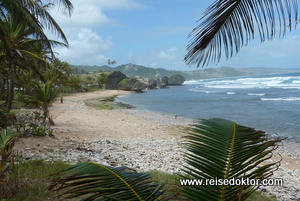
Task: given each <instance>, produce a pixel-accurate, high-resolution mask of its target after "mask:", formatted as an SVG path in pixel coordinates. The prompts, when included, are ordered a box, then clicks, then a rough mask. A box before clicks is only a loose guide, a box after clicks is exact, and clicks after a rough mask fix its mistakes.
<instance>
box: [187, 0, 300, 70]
mask: <svg viewBox="0 0 300 201" xmlns="http://www.w3.org/2000/svg"><path fill="white" fill-rule="evenodd" d="M297 22H298V1H297V0H259V1H253V0H239V1H238V0H217V1H215V2H214V3H213V4H212V5H211V6H210V7H208V9H207V10H206V11H205V12H204V14H203V17H202V18H201V19H200V24H199V25H198V26H197V27H196V28H194V29H193V31H192V32H191V33H190V36H193V38H192V40H191V41H190V43H189V45H188V46H187V51H188V52H187V54H186V56H185V58H184V59H185V61H186V62H187V64H197V67H199V66H202V67H204V66H208V65H210V64H217V63H218V62H219V61H220V59H221V57H222V56H223V54H225V57H226V58H230V57H232V56H233V55H235V54H237V53H238V52H239V51H240V49H241V47H243V46H245V45H247V44H248V42H249V41H250V40H251V39H254V36H255V34H258V35H259V36H260V41H261V42H264V41H266V40H272V39H273V38H275V37H277V36H279V37H280V36H284V35H285V34H286V33H287V32H288V31H291V30H292V28H293V27H295V26H296V25H297Z"/></svg>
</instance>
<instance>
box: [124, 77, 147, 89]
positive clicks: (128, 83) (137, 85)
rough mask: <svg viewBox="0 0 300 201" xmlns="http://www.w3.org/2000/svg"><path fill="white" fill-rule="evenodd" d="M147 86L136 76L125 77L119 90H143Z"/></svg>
mask: <svg viewBox="0 0 300 201" xmlns="http://www.w3.org/2000/svg"><path fill="white" fill-rule="evenodd" d="M146 88H147V84H145V83H143V82H141V81H139V80H137V79H136V78H125V79H123V80H121V82H119V84H118V89H119V90H124V91H137V92H139V91H143V90H144V89H146Z"/></svg>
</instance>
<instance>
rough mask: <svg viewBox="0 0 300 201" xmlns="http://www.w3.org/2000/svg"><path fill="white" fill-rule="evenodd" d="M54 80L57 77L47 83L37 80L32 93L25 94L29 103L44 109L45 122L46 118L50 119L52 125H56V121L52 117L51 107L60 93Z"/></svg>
mask: <svg viewBox="0 0 300 201" xmlns="http://www.w3.org/2000/svg"><path fill="white" fill-rule="evenodd" d="M54 81H55V77H54V78H53V79H52V80H50V81H48V82H46V83H39V82H38V81H36V84H35V87H34V89H33V91H32V94H31V95H24V96H23V98H24V99H25V102H26V103H27V104H34V105H36V106H39V107H40V108H41V109H42V111H43V117H44V123H45V122H46V119H48V120H49V123H50V125H54V122H53V120H52V118H51V117H50V113H49V107H50V106H51V105H52V103H53V102H54V100H55V99H56V98H57V97H58V94H59V88H57V87H56V86H55V85H54Z"/></svg>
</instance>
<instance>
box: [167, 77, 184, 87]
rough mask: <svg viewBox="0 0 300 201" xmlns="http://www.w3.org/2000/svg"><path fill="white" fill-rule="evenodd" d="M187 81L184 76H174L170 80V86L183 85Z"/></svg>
mask: <svg viewBox="0 0 300 201" xmlns="http://www.w3.org/2000/svg"><path fill="white" fill-rule="evenodd" d="M184 81H185V78H184V77H183V76H182V75H172V76H171V77H170V78H169V80H168V85H169V86H174V85H175V86H176V85H182V84H183V83H184Z"/></svg>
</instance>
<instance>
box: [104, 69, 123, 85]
mask: <svg viewBox="0 0 300 201" xmlns="http://www.w3.org/2000/svg"><path fill="white" fill-rule="evenodd" d="M125 78H126V75H124V74H123V73H121V72H120V71H114V72H112V73H111V74H110V75H108V76H107V79H106V83H105V88H106V89H118V84H119V82H120V81H121V80H123V79H125Z"/></svg>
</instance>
